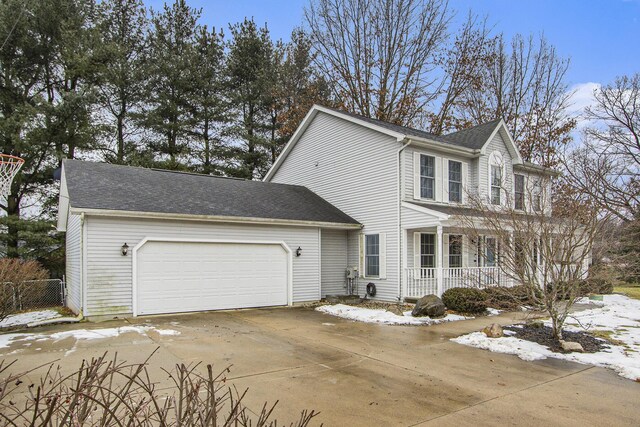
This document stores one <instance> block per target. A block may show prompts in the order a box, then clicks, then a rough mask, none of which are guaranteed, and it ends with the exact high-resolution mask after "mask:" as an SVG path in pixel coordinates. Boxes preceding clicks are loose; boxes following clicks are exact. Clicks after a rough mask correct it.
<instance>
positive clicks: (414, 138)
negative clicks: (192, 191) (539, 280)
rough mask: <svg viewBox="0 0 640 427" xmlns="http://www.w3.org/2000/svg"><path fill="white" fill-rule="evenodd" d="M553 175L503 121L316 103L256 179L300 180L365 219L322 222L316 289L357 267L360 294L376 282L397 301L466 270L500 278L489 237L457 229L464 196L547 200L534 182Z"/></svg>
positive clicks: (519, 205) (330, 287)
mask: <svg viewBox="0 0 640 427" xmlns="http://www.w3.org/2000/svg"><path fill="white" fill-rule="evenodd" d="M552 174H554V172H553V171H552V170H549V169H545V168H542V167H540V166H537V165H535V164H532V163H528V162H524V161H523V160H522V157H521V156H520V154H519V151H518V149H517V147H516V145H515V143H514V141H513V139H512V137H511V135H510V134H509V131H508V129H507V127H506V126H505V123H504V121H502V120H495V121H492V122H489V123H486V124H483V125H480V126H476V127H473V128H471V129H467V130H463V131H460V132H456V133H452V134H449V135H444V136H435V135H432V134H429V133H427V132H424V131H420V130H417V129H412V128H408V127H403V126H397V125H393V124H390V123H385V122H382V121H379V120H373V119H369V118H365V117H362V116H358V115H355V114H349V113H346V112H343V111H338V110H334V109H330V108H326V107H321V106H314V107H313V108H312V109H311V111H310V112H309V114H308V115H307V116H306V118H305V119H304V121H303V122H302V124H301V125H300V127H299V128H298V129H297V131H296V133H295V134H294V136H293V137H292V138H291V140H290V141H289V143H288V144H287V146H286V147H285V149H284V150H283V152H282V154H281V155H280V157H279V158H278V160H277V161H276V163H275V164H274V165H273V167H272V168H271V170H270V171H269V172H268V174H267V175H266V177H265V179H264V180H265V181H268V182H274V183H288V184H297V185H303V186H305V187H307V188H309V189H310V190H312V191H313V192H315V193H316V194H318V195H319V196H320V197H322V198H324V199H325V200H327V201H328V202H329V203H332V204H333V205H334V206H336V207H337V208H338V209H340V210H342V211H343V212H345V213H346V214H347V215H349V216H351V217H353V218H354V219H356V220H357V221H358V222H360V223H361V224H363V228H362V230H349V231H344V230H323V231H322V251H323V261H324V254H325V253H326V259H327V260H330V262H329V263H325V262H323V265H322V295H323V296H324V295H327V294H335V293H344V290H345V271H346V269H347V268H349V267H356V268H357V269H358V271H359V289H358V292H359V293H360V294H363V293H364V286H365V285H366V284H368V283H374V284H375V287H376V291H377V292H376V295H375V297H376V298H380V299H384V300H396V299H398V298H405V297H419V296H422V295H425V294H429V293H435V294H441V293H442V292H443V291H444V290H446V289H447V288H449V287H453V286H460V285H464V283H461V281H462V280H464V277H468V276H469V274H467V273H472V272H473V270H477V271H483V272H485V273H491V272H492V270H495V274H490V275H489V276H490V277H498V276H499V273H498V271H497V270H498V268H497V266H496V262H497V256H498V245H499V242H498V241H497V239H496V238H495V237H493V236H491V235H486V236H483V237H482V239H479V240H478V241H470V239H469V238H467V236H466V235H465V233H463V232H461V230H460V227H461V224H460V221H459V218H460V216H464V215H473V212H472V210H471V209H470V208H469V203H468V200H467V199H468V198H470V197H479V198H480V200H484V201H486V203H487V204H489V205H496V206H503V205H505V204H514V205H515V208H516V209H522V210H523V211H525V210H527V209H536V210H538V209H545V206H543V204H545V202H544V200H546V197H544V195H545V194H548V192H549V191H550V190H549V189H548V188H538V187H543V186H544V187H546V186H547V185H548V184H547V183H548V182H549V180H548V179H543V178H544V177H548V176H549V175H552ZM543 183H544V184H543ZM532 188H533V189H534V190H533V191H531V189H532ZM545 192H546V193H545ZM525 194H526V195H529V194H537V196H535V197H525ZM525 205H526V206H525Z"/></svg>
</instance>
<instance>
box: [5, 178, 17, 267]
mask: <svg viewBox="0 0 640 427" xmlns="http://www.w3.org/2000/svg"><path fill="white" fill-rule="evenodd" d="M7 217H8V218H7V219H8V221H7V257H8V258H19V253H18V242H19V237H18V231H19V226H18V220H19V219H20V198H19V196H17V195H15V194H13V191H12V194H10V195H9V196H7Z"/></svg>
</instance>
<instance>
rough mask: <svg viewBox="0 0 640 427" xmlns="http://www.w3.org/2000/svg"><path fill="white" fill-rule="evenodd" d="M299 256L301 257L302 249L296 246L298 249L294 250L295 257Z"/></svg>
mask: <svg viewBox="0 0 640 427" xmlns="http://www.w3.org/2000/svg"><path fill="white" fill-rule="evenodd" d="M300 255H302V248H301V247H300V246H298V249H296V257H299V256H300Z"/></svg>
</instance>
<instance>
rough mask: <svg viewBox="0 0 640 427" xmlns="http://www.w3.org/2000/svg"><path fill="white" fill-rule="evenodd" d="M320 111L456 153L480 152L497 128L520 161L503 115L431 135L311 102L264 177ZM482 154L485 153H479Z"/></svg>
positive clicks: (518, 161) (277, 167) (470, 153)
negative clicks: (452, 131)
mask: <svg viewBox="0 0 640 427" xmlns="http://www.w3.org/2000/svg"><path fill="white" fill-rule="evenodd" d="M319 112H323V113H326V114H329V115H332V116H335V117H339V118H342V119H344V120H348V121H350V122H352V123H356V124H359V125H361V126H365V127H368V128H370V129H373V130H375V131H378V132H381V133H384V134H386V135H389V136H392V137H394V138H396V140H397V141H406V140H413V141H416V142H419V143H423V144H430V145H432V146H433V147H434V148H439V149H441V150H447V151H450V150H451V151H454V152H459V153H462V154H464V153H467V154H469V155H477V154H480V153H482V150H483V149H484V148H485V147H486V145H487V143H488V142H489V141H490V140H491V139H492V138H493V136H494V135H495V134H496V133H498V132H500V133H501V136H502V138H503V139H504V140H505V144H506V145H507V148H508V149H509V151H510V152H511V154H512V156H513V157H514V158H515V159H516V162H515V163H516V164H519V163H522V158H521V157H520V153H519V151H518V148H517V147H516V145H515V142H514V141H513V138H512V137H511V134H510V133H509V131H508V129H507V126H506V124H505V122H504V120H502V119H496V120H492V121H490V122H487V123H483V124H481V125H478V126H474V127H472V128H469V129H464V130H462V131H458V132H454V133H450V134H448V135H434V134H431V133H429V132H425V131H423V130H419V129H414V128H411V127H407V126H401V125H396V124H393V123H388V122H384V121H382V120H377V119H372V118H369V117H365V116H361V115H359V114H355V113H350V112H347V111H342V110H337V109H335V108H330V107H324V106H321V105H314V106H313V107H312V108H311V110H309V112H308V113H307V115H306V116H305V118H304V119H303V120H302V122H301V123H300V126H298V129H296V131H295V133H294V134H293V136H292V137H291V139H290V140H289V142H288V143H287V145H286V146H285V147H284V149H283V150H282V153H280V156H278V158H277V159H276V161H275V163H274V164H273V166H271V169H269V171H268V172H267V174H266V175H265V178H264V181H269V180H270V179H271V178H272V177H273V175H274V174H275V172H276V171H277V170H278V169H279V168H280V165H281V164H282V163H283V162H284V160H285V159H286V157H287V156H288V155H289V152H290V151H291V150H292V149H293V147H294V146H295V144H296V143H297V141H298V140H299V139H300V137H301V136H302V134H303V133H304V132H305V130H306V128H307V127H308V126H309V124H310V123H311V122H312V121H313V118H314V117H315V116H316V115H317V114H318V113H319ZM482 154H484V153H482Z"/></svg>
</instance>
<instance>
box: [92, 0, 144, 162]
mask: <svg viewBox="0 0 640 427" xmlns="http://www.w3.org/2000/svg"><path fill="white" fill-rule="evenodd" d="M97 27H98V29H99V33H100V35H101V46H100V51H99V55H100V56H101V58H102V59H103V66H102V67H101V68H100V75H99V77H100V79H99V90H98V101H99V105H100V108H101V109H102V111H103V112H104V113H105V114H106V115H107V126H106V132H105V137H104V140H103V143H102V144H101V150H102V151H103V152H104V153H105V159H106V160H107V161H108V162H112V163H119V164H124V163H136V162H137V161H136V160H135V157H136V155H137V150H136V148H137V146H138V145H139V144H138V142H139V139H140V132H141V130H140V129H139V128H138V127H137V126H136V122H135V121H134V120H132V115H133V114H134V113H135V112H139V111H140V108H141V105H142V103H143V102H144V95H145V92H144V88H145V79H146V75H145V66H146V61H145V60H146V58H145V56H146V53H147V52H146V50H147V40H146V37H147V33H148V29H149V28H148V27H149V23H148V20H147V12H146V9H145V7H144V4H143V3H142V0H106V1H104V2H103V3H101V5H100V14H99V17H98V24H97ZM114 141H115V144H114Z"/></svg>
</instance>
